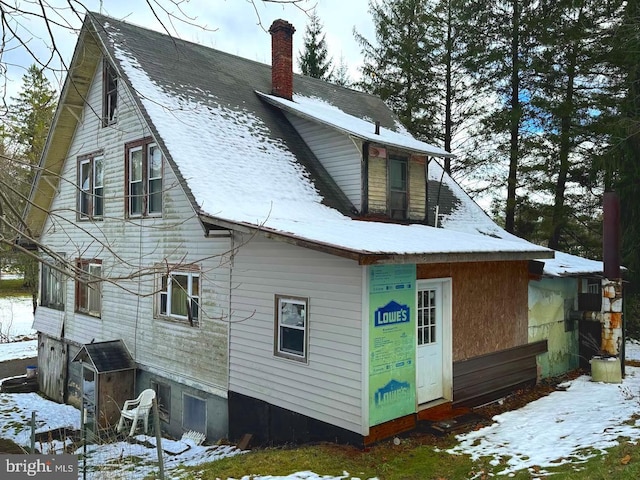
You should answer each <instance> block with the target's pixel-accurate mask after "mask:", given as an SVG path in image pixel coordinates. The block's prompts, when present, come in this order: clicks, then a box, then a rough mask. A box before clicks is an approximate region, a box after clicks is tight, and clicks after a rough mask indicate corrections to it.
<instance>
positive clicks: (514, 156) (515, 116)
mask: <svg viewBox="0 0 640 480" xmlns="http://www.w3.org/2000/svg"><path fill="white" fill-rule="evenodd" d="M512 15H513V16H512V18H511V20H512V31H511V112H510V126H509V133H510V137H511V139H510V148H509V178H508V180H507V208H506V212H505V230H506V231H507V232H509V233H513V231H514V227H515V216H516V186H517V175H518V156H519V151H518V146H519V142H518V140H519V139H518V137H519V134H520V118H521V117H522V108H521V105H520V71H519V70H520V68H519V67H520V60H519V45H520V8H519V2H518V0H514V1H513V14H512Z"/></svg>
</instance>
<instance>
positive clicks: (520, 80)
mask: <svg viewBox="0 0 640 480" xmlns="http://www.w3.org/2000/svg"><path fill="white" fill-rule="evenodd" d="M463 4H464V5H463V8H462V9H461V10H460V15H461V20H462V21H463V24H464V26H465V28H464V34H465V36H466V44H467V45H469V46H470V49H469V52H468V56H467V59H466V65H467V67H468V68H469V70H470V71H472V72H475V79H476V80H477V81H478V82H480V83H479V84H480V85H482V86H483V87H485V88H486V87H490V88H489V90H490V91H491V93H492V94H491V96H489V97H486V98H484V101H485V102H493V103H494V106H493V111H492V112H491V114H490V115H488V116H487V117H485V118H484V119H483V124H482V129H481V132H482V135H481V137H482V138H481V142H482V145H485V146H488V148H485V149H484V152H482V153H483V154H484V155H485V160H486V163H487V164H488V165H489V168H490V169H491V170H492V171H495V170H496V165H501V164H504V163H505V159H506V163H507V172H506V177H507V179H506V188H507V197H506V202H505V215H504V226H505V229H506V230H507V231H509V232H515V233H517V232H516V230H515V226H516V206H517V201H518V197H517V188H518V185H519V181H518V173H519V172H518V170H519V168H520V167H521V164H522V163H523V161H524V160H523V157H525V156H526V154H527V152H528V151H529V150H530V148H529V142H535V141H536V140H537V139H536V135H535V132H534V131H532V130H531V129H529V128H528V127H530V126H531V123H530V119H531V113H532V112H531V109H530V105H529V102H528V99H529V98H530V96H531V94H532V89H531V86H530V80H531V74H532V72H531V60H530V57H531V51H532V48H533V45H534V39H533V38H532V25H535V24H536V22H537V20H538V19H537V18H536V7H537V4H535V2H533V1H532V0H500V1H495V0H470V1H467V2H463ZM478 139H479V140H480V137H479V138H478ZM479 152H480V150H479ZM482 153H479V154H482ZM503 184H504V180H503Z"/></svg>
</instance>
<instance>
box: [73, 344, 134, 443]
mask: <svg viewBox="0 0 640 480" xmlns="http://www.w3.org/2000/svg"><path fill="white" fill-rule="evenodd" d="M73 361H74V362H82V420H83V425H84V427H85V428H86V429H87V430H89V431H92V432H93V433H94V434H98V430H102V429H107V428H109V427H112V426H114V425H115V424H116V423H117V422H118V420H119V418H120V409H121V408H122V405H123V404H124V402H125V400H129V399H131V398H134V393H135V371H136V365H135V362H134V361H133V358H132V357H131V354H130V353H129V351H128V350H127V347H126V346H125V345H124V343H123V342H122V340H111V341H108V342H96V343H87V344H86V345H84V346H83V347H82V348H81V349H80V351H79V352H78V354H77V355H76V356H75V357H74V359H73Z"/></svg>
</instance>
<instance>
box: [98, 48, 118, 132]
mask: <svg viewBox="0 0 640 480" xmlns="http://www.w3.org/2000/svg"><path fill="white" fill-rule="evenodd" d="M102 92H103V96H102V126H103V127H106V126H108V125H113V124H114V123H116V122H117V120H118V76H117V73H116V70H115V68H113V67H112V66H111V64H110V63H109V62H108V61H106V60H105V61H104V63H103V76H102Z"/></svg>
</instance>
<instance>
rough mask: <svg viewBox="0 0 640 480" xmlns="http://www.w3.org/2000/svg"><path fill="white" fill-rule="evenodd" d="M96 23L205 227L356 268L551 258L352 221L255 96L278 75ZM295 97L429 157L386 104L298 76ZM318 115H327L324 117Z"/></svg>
mask: <svg viewBox="0 0 640 480" xmlns="http://www.w3.org/2000/svg"><path fill="white" fill-rule="evenodd" d="M95 18H96V19H97V20H100V21H101V22H102V25H101V27H100V28H97V32H98V33H99V34H100V35H103V37H104V43H105V45H106V46H107V48H108V49H109V51H110V53H111V55H112V56H113V58H114V60H115V61H116V62H117V66H118V68H119V70H120V71H121V73H122V74H123V78H124V79H125V81H126V82H127V83H128V85H129V87H130V90H131V92H132V93H133V94H134V96H135V98H136V101H137V102H138V104H139V106H140V108H141V110H142V112H143V115H145V117H146V118H147V121H148V123H149V125H150V128H151V129H152V131H153V132H154V136H155V137H156V140H157V141H158V143H159V144H160V145H161V146H162V148H163V151H164V152H165V155H166V156H167V159H168V161H169V162H170V164H171V165H172V167H173V168H174V169H175V170H176V173H177V174H178V176H179V178H181V180H182V182H183V186H184V188H185V191H187V193H188V194H189V195H190V196H191V197H192V201H193V202H194V208H195V209H196V211H197V212H198V213H199V214H200V215H201V218H205V219H206V220H207V221H213V222H220V224H227V223H231V224H233V225H240V226H246V227H249V228H257V229H260V230H262V231H265V232H267V233H270V234H274V235H278V236H279V238H284V239H296V240H298V241H302V242H305V243H306V244H308V245H316V246H320V247H323V248H324V247H327V248H330V249H331V251H333V252H338V253H340V254H344V255H345V256H348V257H353V258H361V257H360V256H362V255H370V256H378V260H377V261H384V259H385V258H389V257H394V256H398V255H399V256H405V257H406V256H408V255H412V256H415V257H416V258H414V260H417V259H419V260H420V261H424V262H427V261H446V260H448V261H455V260H462V259H466V260H471V259H480V258H482V259H493V260H499V259H529V258H537V257H549V256H551V255H552V252H551V251H549V250H548V249H545V248H543V247H539V246H536V245H533V244H530V243H527V242H522V241H519V242H517V241H508V240H507V241H505V240H502V239H499V238H492V237H484V238H481V239H480V238H479V237H478V236H477V235H465V234H460V233H457V232H453V231H448V230H444V229H436V228H433V227H428V226H425V225H398V224H391V223H379V222H366V221H358V220H354V219H352V218H351V217H349V216H348V215H345V211H348V209H349V205H348V201H347V200H345V198H346V197H344V196H343V194H342V196H341V192H340V191H339V189H337V187H335V184H334V183H333V181H332V179H331V178H330V177H328V175H327V174H326V172H324V170H323V169H322V168H320V167H319V162H318V161H317V159H315V157H314V156H313V154H312V153H311V152H310V150H309V149H308V147H307V146H306V145H305V144H304V142H303V141H302V140H301V138H300V137H299V135H298V134H297V132H296V131H295V130H294V129H293V127H292V126H291V125H290V124H289V122H288V121H287V120H286V118H285V117H284V115H282V113H281V112H280V111H279V110H278V109H275V108H273V107H272V106H270V105H269V104H267V103H266V102H264V101H262V100H261V98H260V96H259V95H257V94H256V91H268V90H269V89H270V85H271V70H270V67H269V66H266V65H263V64H260V63H257V62H253V61H249V60H245V59H242V58H239V57H235V56H232V55H228V54H225V53H222V52H218V51H216V50H213V49H209V48H205V47H202V46H199V45H195V44H191V43H188V42H181V41H174V40H172V39H170V38H169V37H167V36H165V35H162V34H159V33H157V32H151V31H149V30H145V29H142V28H138V27H133V26H131V25H129V24H126V23H123V22H119V21H115V20H113V19H108V18H106V17H102V16H95ZM295 86H296V91H298V89H302V90H303V91H304V95H302V96H300V97H297V98H302V97H305V98H312V97H319V98H323V97H326V98H332V99H333V100H334V101H335V99H343V100H344V102H343V103H340V106H341V107H343V106H344V109H343V110H342V108H341V110H342V112H343V117H342V118H349V119H350V121H351V122H352V123H357V122H356V121H355V120H354V119H363V118H382V119H383V125H386V126H387V127H386V129H385V135H387V136H388V137H389V138H395V139H397V140H396V141H397V142H405V143H403V145H413V146H415V148H422V149H426V148H427V147H425V146H426V145H427V144H424V143H423V142H417V141H415V140H414V139H412V138H411V137H406V136H404V135H401V134H400V133H393V131H392V128H393V121H394V117H393V115H392V114H391V113H390V111H389V110H388V108H387V107H386V106H384V104H383V103H382V102H381V101H379V99H376V98H375V97H371V96H370V95H366V94H362V93H361V92H355V91H352V90H349V89H344V88H341V87H337V86H335V85H330V84H327V83H325V82H320V81H317V80H315V79H313V81H308V80H307V79H301V78H300V77H296V80H295ZM304 102H305V105H306V106H307V107H308V108H310V109H312V106H311V105H310V103H311V102H307V101H306V100H305V101H304ZM325 110H326V109H325ZM318 112H320V113H318V114H317V115H318V116H321V115H322V108H318ZM334 115H335V112H334ZM344 115H346V116H348V117H344ZM361 121H363V120H361ZM399 137H402V138H399ZM412 142H414V143H412ZM429 148H431V146H429ZM434 148H435V147H434ZM445 153H446V152H445ZM405 260H407V259H406V258H405ZM396 261H397V260H396Z"/></svg>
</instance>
